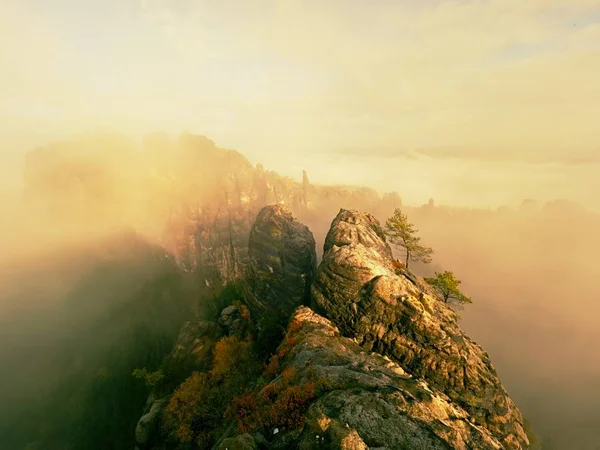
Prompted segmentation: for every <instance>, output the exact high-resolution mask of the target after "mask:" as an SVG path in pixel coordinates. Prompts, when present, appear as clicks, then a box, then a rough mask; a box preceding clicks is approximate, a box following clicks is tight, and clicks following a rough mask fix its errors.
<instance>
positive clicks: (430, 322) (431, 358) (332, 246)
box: [312, 210, 528, 449]
mask: <svg viewBox="0 0 600 450" xmlns="http://www.w3.org/2000/svg"><path fill="white" fill-rule="evenodd" d="M423 287H424V286H423V282H422V280H419V279H418V278H416V277H414V276H412V275H410V274H403V273H400V274H399V275H398V274H396V273H395V270H394V267H393V265H392V253H391V250H390V247H389V245H388V244H387V243H386V242H385V237H384V235H383V232H382V228H381V226H380V224H379V222H378V221H377V220H376V219H375V218H373V217H372V216H371V215H369V214H364V213H361V212H358V211H346V210H341V211H340V213H339V214H338V216H337V217H336V218H335V220H334V221H333V223H332V226H331V230H330V232H329V234H328V236H327V238H326V241H325V247H324V256H323V261H322V263H321V264H320V266H319V269H318V271H317V274H316V276H315V282H314V284H313V286H312V301H313V305H314V307H315V308H316V310H317V311H319V312H321V313H322V314H324V315H325V316H326V317H328V318H329V319H330V320H331V321H332V322H333V323H334V324H335V325H336V326H337V327H338V328H339V329H340V331H341V333H342V334H343V335H344V336H348V337H351V338H353V339H355V340H356V341H357V342H358V343H359V344H360V345H361V346H362V347H363V348H365V349H367V350H371V351H375V352H377V353H379V354H381V355H385V356H388V357H390V358H391V359H392V360H393V361H395V362H396V363H398V364H399V365H400V366H401V367H402V369H403V370H405V371H406V372H407V373H408V374H410V375H412V376H413V377H416V378H419V379H422V380H424V381H425V382H427V383H428V385H429V386H430V387H431V388H432V389H436V390H437V391H439V392H441V393H443V394H444V395H447V396H448V397H449V399H450V400H451V401H452V402H454V403H455V404H456V405H457V406H459V407H461V408H463V409H464V410H465V411H466V412H467V413H468V414H469V416H470V420H471V421H472V422H473V423H474V424H475V425H477V426H479V427H483V428H485V429H486V430H488V431H489V433H490V434H491V436H493V438H494V439H495V440H497V441H498V442H499V443H500V444H501V446H502V448H509V449H518V448H524V447H526V446H527V445H528V440H527V437H526V435H525V432H524V430H523V419H522V416H521V413H520V412H519V410H518V409H517V407H516V406H515V404H514V403H513V401H512V400H511V399H510V398H509V396H508V394H507V393H506V391H505V389H504V387H503V386H502V384H501V383H500V380H499V379H498V377H497V375H496V371H495V369H494V367H493V365H492V363H491V361H490V359H489V356H488V355H487V353H486V352H485V351H484V350H483V349H482V348H481V347H479V346H478V345H477V344H476V343H475V342H473V341H472V340H471V339H470V338H469V337H468V336H466V335H465V334H464V332H463V331H462V330H461V328H460V327H459V325H458V317H457V315H456V314H455V313H454V311H453V310H452V309H451V308H450V307H448V306H447V305H446V304H444V303H443V302H440V301H438V300H437V299H435V298H434V297H432V296H431V295H430V293H429V292H428V290H426V289H424V288H423Z"/></svg>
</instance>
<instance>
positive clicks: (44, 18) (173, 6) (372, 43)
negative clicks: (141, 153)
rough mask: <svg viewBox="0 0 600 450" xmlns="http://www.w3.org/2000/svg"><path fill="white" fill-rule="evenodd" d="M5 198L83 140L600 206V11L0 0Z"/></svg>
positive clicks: (507, 0) (419, 195)
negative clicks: (37, 152) (54, 143)
mask: <svg viewBox="0 0 600 450" xmlns="http://www.w3.org/2000/svg"><path fill="white" fill-rule="evenodd" d="M0 67H1V68H2V70H0V163H1V164H2V167H3V168H4V170H3V173H2V174H1V175H2V177H0V178H1V180H2V181H1V182H0V184H2V183H4V184H5V185H9V184H10V183H13V184H14V183H17V181H18V179H19V170H18V166H19V164H20V161H22V157H23V154H24V153H25V151H27V150H29V149H31V148H32V147H33V146H37V145H41V144H45V143H48V142H49V141H51V140H53V139H59V138H63V137H66V136H69V135H71V134H73V133H78V132H81V131H86V130H89V129H111V130H115V131H120V132H125V133H130V134H133V135H136V136H137V135H141V134H144V133H147V132H152V131H167V132H173V133H179V132H181V131H183V130H189V131H191V132H194V133H200V134H204V135H206V136H208V137H210V138H211V139H212V140H214V141H215V142H216V143H217V144H218V145H220V146H222V147H227V148H235V149H237V150H240V151H241V152H242V153H244V154H245V155H247V156H248V158H249V159H250V160H251V161H252V162H261V163H263V164H264V165H265V166H267V167H269V168H272V169H274V170H277V171H278V172H281V173H283V174H286V175H293V176H295V177H300V174H301V170H302V169H306V170H308V173H309V176H310V178H311V180H313V181H316V182H328V183H348V184H367V185H370V186H372V187H374V188H376V189H378V190H380V191H390V190H397V191H399V192H400V193H401V195H402V196H403V197H405V198H407V199H408V200H409V201H410V200H412V201H414V202H421V201H426V200H427V199H428V198H429V197H435V198H436V200H438V199H439V200H440V201H442V202H444V201H446V202H453V203H462V204H465V205H491V206H494V205H499V204H503V203H511V202H512V203H514V202H518V201H519V200H520V199H522V198H525V197H534V198H538V199H540V200H547V199H550V198H556V197H566V198H571V199H573V200H576V201H580V202H582V203H584V204H585V205H586V206H588V207H590V208H592V209H600V205H598V198H599V196H598V193H600V177H599V176H598V175H599V174H600V131H599V127H598V117H600V0H527V1H523V0H485V1H484V0H479V1H470V0H463V1H447V0H439V1H436V0H407V1H401V2H400V1H393V0H379V1H377V2H373V1H367V0H322V1H317V0H314V1H310V0H305V1H300V0H279V1H276V0H252V1H247V0H237V1H236V0H219V1H208V0H204V1H200V0H196V1H193V0H171V1H169V0H85V1H82V0H20V1H13V0H0Z"/></svg>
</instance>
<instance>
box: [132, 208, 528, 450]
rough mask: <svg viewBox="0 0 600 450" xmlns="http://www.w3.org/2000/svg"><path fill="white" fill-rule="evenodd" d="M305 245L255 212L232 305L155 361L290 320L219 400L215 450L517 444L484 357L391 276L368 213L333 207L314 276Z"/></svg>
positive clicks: (151, 409) (293, 231)
mask: <svg viewBox="0 0 600 450" xmlns="http://www.w3.org/2000/svg"><path fill="white" fill-rule="evenodd" d="M314 253H315V249H314V239H313V238H312V233H310V231H309V230H308V228H306V227H305V226H303V225H301V224H300V223H299V222H297V221H296V220H295V219H294V217H293V216H292V214H291V213H290V212H289V211H288V210H287V209H286V208H284V207H282V206H280V205H278V206H270V207H266V208H263V210H261V212H260V213H259V214H258V217H257V220H256V222H255V224H254V226H253V227H252V231H251V233H250V239H249V255H250V258H249V265H248V269H247V273H246V277H245V282H244V289H243V290H242V294H241V298H240V300H241V302H242V304H238V306H235V305H230V306H227V307H226V308H225V309H223V311H222V312H221V314H220V315H219V317H218V319H216V320H215V321H214V322H206V321H203V322H199V323H189V324H187V325H186V326H184V328H183V329H182V332H181V334H180V338H179V341H178V345H177V346H176V348H175V349H174V350H173V352H172V353H171V355H170V356H169V358H168V359H167V362H169V361H171V362H173V361H178V363H177V364H171V366H175V367H182V366H185V367H186V369H185V371H186V373H188V374H189V373H190V371H191V370H195V371H200V372H202V371H206V370H209V369H208V367H209V366H210V360H211V358H212V356H213V352H214V348H215V345H216V343H217V342H218V341H219V339H221V338H223V337H225V336H234V335H238V336H251V335H252V334H253V333H258V335H259V336H260V327H261V325H263V326H264V325H266V324H270V325H272V324H273V323H275V324H276V323H282V322H283V323H285V322H286V321H287V320H288V318H289V317H290V315H291V320H289V323H288V325H287V329H286V331H285V335H284V338H283V340H282V341H281V343H280V344H279V347H278V348H277V349H276V350H275V352H274V354H273V356H271V358H270V360H269V362H268V364H267V366H266V369H265V371H264V372H263V374H262V376H261V377H260V378H259V379H258V380H257V381H255V382H251V383H250V384H251V386H250V385H249V386H248V387H246V391H245V393H244V392H241V393H240V394H241V395H240V396H239V397H236V398H234V399H233V400H232V402H231V403H230V405H229V407H228V409H227V411H226V412H225V417H226V418H227V419H228V420H229V426H226V427H225V428H226V430H225V431H224V433H223V434H222V435H221V437H220V439H218V440H217V442H216V444H215V445H214V446H213V449H215V450H243V449H256V450H258V449H273V450H276V449H303V450H304V449H313V448H323V449H344V450H362V449H369V448H371V449H379V450H383V449H387V450H392V449H393V450H396V449H398V450H402V449H407V450H408V449H420V450H434V449H459V450H463V449H464V450H470V449H478V450H479V449H481V450H496V449H498V450H499V449H514V450H517V449H525V448H529V443H528V439H527V436H526V435H525V432H524V431H523V419H522V417H521V414H520V412H519V410H518V409H517V408H516V406H515V405H514V403H513V402H512V400H511V399H510V397H509V396H508V394H507V393H506V391H505V390H504V388H503V386H502V384H501V383H500V381H499V379H498V377H497V375H496V372H495V370H494V368H493V366H492V364H491V362H490V359H489V357H488V355H487V354H486V353H485V352H484V351H483V349H481V347H479V346H478V345H477V344H475V343H474V342H473V341H472V340H470V339H469V338H468V337H467V336H466V335H465V334H464V333H463V332H462V330H461V329H460V327H459V325H458V317H457V315H456V314H455V313H454V312H453V311H452V309H451V308H449V307H448V306H447V305H445V304H444V303H443V302H440V301H439V300H437V299H436V298H435V297H434V294H433V292H431V291H430V290H429V289H428V288H427V285H426V283H425V282H424V281H423V280H422V279H420V278H419V277H416V276H414V275H413V274H411V273H409V272H406V271H398V272H397V271H396V270H397V269H395V268H394V266H393V264H392V262H393V256H392V252H391V249H390V247H389V245H388V244H387V243H386V241H385V235H384V233H383V230H382V229H381V226H380V224H379V222H378V221H377V220H376V219H375V218H373V217H372V216H371V215H369V214H364V213H360V212H357V211H347V210H341V211H340V213H339V214H338V215H337V217H336V218H335V219H334V221H333V223H332V226H331V229H330V231H329V234H328V235H327V238H326V240H325V245H324V257H323V261H322V262H321V264H320V265H319V267H318V269H317V270H316V271H315V256H314ZM309 295H310V299H311V301H312V308H313V309H314V310H313V309H311V308H309V307H308V306H306V304H307V303H308V300H309V297H308V296H309ZM244 308H246V311H247V312H246V313H245V312H244V311H243V309H244ZM294 309H295V312H293V311H294ZM315 311H316V312H315ZM292 312H293V314H292ZM267 316H269V317H271V318H274V320H275V322H264V320H263V319H264V317H267ZM248 320H249V322H248ZM257 330H258V331H257ZM248 333H249V334H248ZM260 342H261V341H260V339H259V341H258V344H259V346H260V345H262V344H261V343H260ZM182 361H186V362H185V364H182V363H181V362H182ZM167 366H169V364H167V363H166V364H165V367H167ZM179 375H180V377H179V379H181V378H183V376H182V375H183V374H182V373H181V372H180V374H179ZM257 376H258V375H257ZM169 392H170V391H168V392H167V391H165V392H159V391H158V390H157V391H156V392H155V393H154V394H153V395H151V398H150V399H149V402H148V405H147V408H146V411H145V414H144V415H143V416H142V418H141V419H140V422H139V423H138V430H136V438H137V441H138V446H139V447H138V448H139V449H148V448H153V449H156V448H170V447H168V446H167V447H164V446H162V447H161V446H160V445H159V446H157V445H156V443H155V442H152V440H151V438H150V437H151V432H150V431H151V430H153V429H156V428H157V427H158V426H159V424H160V421H161V419H160V411H161V409H162V408H163V407H164V405H166V404H167V403H168V399H169V395H170V393H169ZM198 401H200V402H202V399H198ZM149 430H150V431H149ZM200 448H208V447H203V446H200Z"/></svg>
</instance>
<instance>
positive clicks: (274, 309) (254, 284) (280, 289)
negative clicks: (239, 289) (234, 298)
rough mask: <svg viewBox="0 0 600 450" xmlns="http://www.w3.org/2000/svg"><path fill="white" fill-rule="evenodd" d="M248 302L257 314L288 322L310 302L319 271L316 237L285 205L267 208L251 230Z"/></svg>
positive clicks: (259, 214)
mask: <svg viewBox="0 0 600 450" xmlns="http://www.w3.org/2000/svg"><path fill="white" fill-rule="evenodd" d="M248 253H249V263H248V270H247V286H248V289H247V302H248V304H249V307H250V310H251V311H252V314H253V315H254V316H256V317H259V316H261V315H263V314H264V313H265V312H268V313H270V314H274V315H275V316H277V317H278V318H279V319H280V320H279V322H280V323H286V322H287V320H288V319H289V317H290V315H291V314H292V312H293V311H294V309H295V308H297V307H298V306H300V305H302V304H307V303H308V301H309V295H310V293H309V286H310V285H311V282H312V279H313V276H314V273H315V271H316V252H315V240H314V237H313V235H312V233H311V231H310V230H309V229H308V228H307V227H306V226H305V225H303V224H301V223H300V222H298V221H297V220H296V219H295V218H294V216H293V215H292V213H291V211H290V210H289V209H288V208H287V207H285V206H283V205H272V206H266V207H264V208H263V209H262V210H261V211H260V212H259V213H258V216H257V218H256V221H255V222H254V225H253V227H252V230H251V231H250V239H249V249H248Z"/></svg>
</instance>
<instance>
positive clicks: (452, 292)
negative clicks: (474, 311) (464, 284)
mask: <svg viewBox="0 0 600 450" xmlns="http://www.w3.org/2000/svg"><path fill="white" fill-rule="evenodd" d="M425 281H426V282H427V283H429V285H430V286H431V287H433V288H434V289H435V290H436V291H438V292H439V293H440V295H441V296H442V298H443V299H444V303H448V302H449V301H452V300H455V301H457V302H458V303H460V304H463V303H473V301H472V300H471V298H470V297H467V296H466V295H465V294H463V293H462V292H460V289H458V286H460V283H461V281H460V280H458V279H457V278H456V277H455V276H454V274H453V273H452V272H450V271H445V272H443V273H438V272H436V273H435V277H433V278H425Z"/></svg>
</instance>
